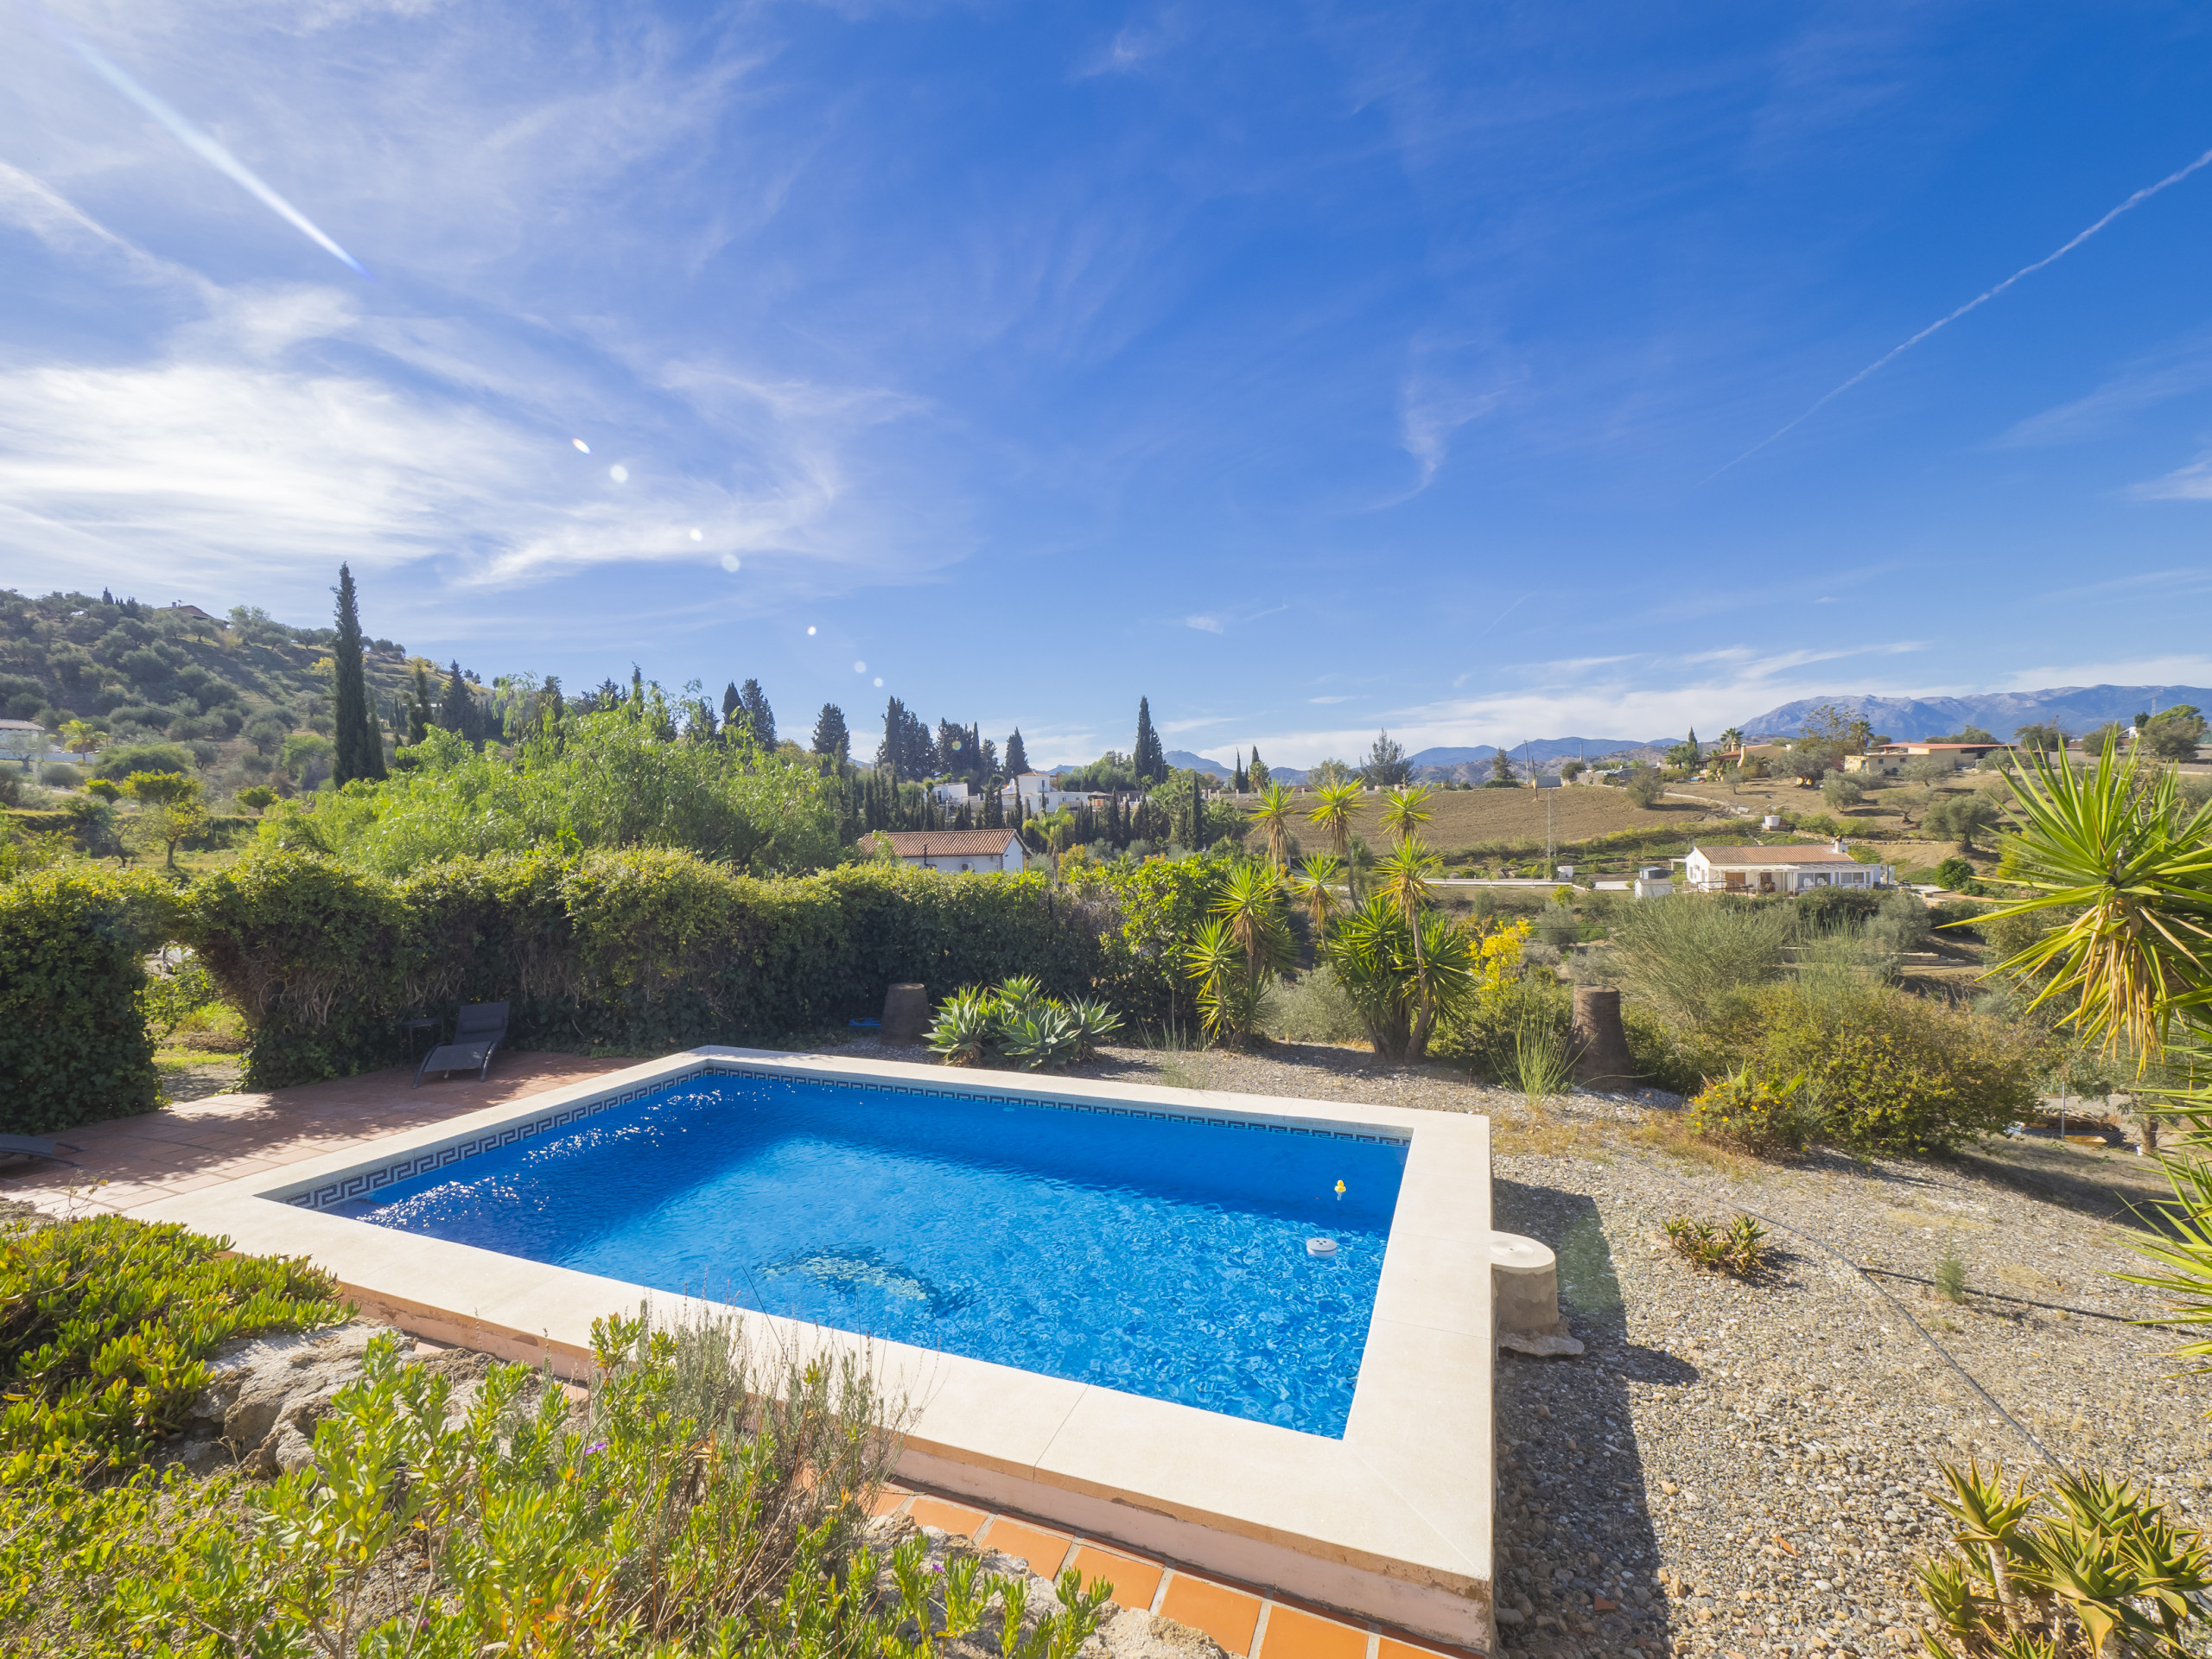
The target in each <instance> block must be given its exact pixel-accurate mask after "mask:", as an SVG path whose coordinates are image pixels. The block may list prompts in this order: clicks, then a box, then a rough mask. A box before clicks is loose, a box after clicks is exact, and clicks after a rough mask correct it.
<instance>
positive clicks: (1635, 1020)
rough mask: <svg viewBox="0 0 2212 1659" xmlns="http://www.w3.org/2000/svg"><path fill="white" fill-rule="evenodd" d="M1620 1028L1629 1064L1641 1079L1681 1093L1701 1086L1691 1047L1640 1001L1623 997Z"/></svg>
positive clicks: (1689, 1092)
mask: <svg viewBox="0 0 2212 1659" xmlns="http://www.w3.org/2000/svg"><path fill="white" fill-rule="evenodd" d="M1621 1032H1622V1034H1623V1035H1624V1036H1625V1037H1626V1038H1627V1039H1628V1058H1629V1064H1630V1067H1631V1069H1632V1070H1633V1071H1635V1073H1636V1075H1637V1077H1639V1078H1640V1079H1642V1080H1643V1082H1645V1083H1648V1084H1652V1085H1653V1086H1654V1087H1655V1088H1660V1089H1665V1090H1670V1091H1672V1092H1673V1093H1675V1094H1677V1095H1684V1096H1688V1095H1694V1094H1695V1093H1696V1092H1697V1091H1698V1090H1700V1088H1702V1087H1703V1086H1704V1084H1705V1077H1704V1074H1703V1073H1702V1072H1701V1071H1700V1070H1699V1067H1698V1059H1697V1054H1696V1052H1695V1050H1694V1049H1693V1048H1692V1047H1690V1046H1688V1045H1686V1044H1685V1043H1684V1042H1683V1041H1682V1040H1681V1039H1680V1038H1679V1037H1677V1036H1676V1035H1675V1028H1674V1027H1672V1026H1669V1024H1668V1023H1667V1022H1666V1021H1665V1020H1662V1019H1661V1018H1660V1017H1659V1016H1658V1015H1657V1014H1655V1013H1654V1012H1653V1011H1652V1010H1651V1009H1650V1008H1649V1007H1646V1006H1645V1005H1644V1004H1643V1003H1641V1002H1637V1001H1632V1000H1624V1001H1623V1002H1622V1003H1621Z"/></svg>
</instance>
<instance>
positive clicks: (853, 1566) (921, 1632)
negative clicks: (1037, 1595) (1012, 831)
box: [115, 1320, 1106, 1659]
mask: <svg viewBox="0 0 2212 1659" xmlns="http://www.w3.org/2000/svg"><path fill="white" fill-rule="evenodd" d="M595 1338H596V1343H597V1346H598V1354H597V1359H598V1363H599V1366H600V1376H599V1380H598V1383H597V1386H596V1387H595V1388H594V1390H593V1395H592V1402H591V1408H590V1414H589V1417H588V1421H582V1422H578V1421H574V1420H572V1419H571V1417H570V1415H569V1411H568V1408H567V1402H565V1400H564V1399H563V1396H562V1395H561V1393H560V1391H559V1390H557V1389H550V1388H537V1389H536V1395H537V1397H536V1400H535V1402H534V1404H533V1402H531V1398H530V1395H531V1392H532V1390H533V1388H534V1387H535V1385H536V1384H537V1383H538V1381H539V1379H538V1378H537V1376H536V1375H535V1374H534V1373H532V1372H531V1371H529V1370H526V1369H525V1368H524V1367H521V1366H501V1367H498V1368H495V1369H494V1370H493V1372H492V1373H491V1375H490V1376H487V1377H486V1380H485V1382H484V1383H483V1385H482V1387H481V1388H480V1390H479V1391H478V1393H477V1395H476V1396H475V1398H474V1399H473V1400H472V1401H470V1402H468V1404H467V1409H466V1411H465V1412H462V1413H460V1414H458V1416H459V1421H458V1422H457V1423H456V1424H455V1425H454V1427H447V1419H448V1413H450V1412H453V1410H454V1407H455V1405H456V1404H457V1402H455V1401H454V1397H453V1393H452V1387H451V1384H450V1383H449V1381H448V1379H446V1378H444V1377H442V1376H433V1375H431V1374H429V1372H427V1371H425V1370H423V1368H421V1367H417V1366H410V1365H403V1364H401V1363H399V1362H398V1360H397V1356H396V1354H395V1352H394V1351H392V1349H391V1348H390V1347H389V1346H386V1345H385V1344H372V1347H371V1349H370V1351H369V1354H368V1356H367V1367H366V1372H365V1376H364V1377H363V1378H362V1379H361V1380H360V1381H359V1382H358V1383H353V1384H351V1385H349V1386H348V1387H347V1388H346V1389H342V1390H340V1393H339V1394H338V1395H337V1396H336V1397H335V1399H334V1401H333V1402H332V1407H331V1409H330V1411H329V1412H328V1413H327V1414H326V1415H325V1416H324V1418H323V1419H322V1420H321V1422H319V1423H318V1424H317V1426H316V1428H315V1441H314V1457H313V1461H312V1462H311V1463H310V1464H309V1465H308V1466H306V1467H304V1468H302V1469H300V1470H299V1471H296V1472H295V1473H293V1474H290V1475H288V1476H286V1477H284V1478H283V1479H281V1480H279V1481H277V1483H275V1484H274V1485H272V1486H270V1487H269V1488H266V1489H264V1491H261V1492H258V1493H257V1494H255V1495H254V1496H253V1497H251V1499H250V1500H249V1503H250V1509H251V1516H250V1517H249V1518H250V1521H251V1524H250V1525H247V1526H240V1525H239V1524H238V1522H236V1521H228V1522H227V1523H226V1522H225V1521H224V1520H215V1521H212V1522H208V1523H206V1524H203V1525H202V1526H200V1527H199V1528H197V1529H194V1531H192V1532H191V1533H189V1534H188V1535H186V1536H185V1537H183V1538H182V1539H181V1541H180V1542H179V1544H178V1545H177V1547H176V1548H175V1550H174V1551H173V1552H172V1554H171V1555H170V1557H169V1559H168V1560H167V1561H166V1562H165V1563H163V1564H162V1567H161V1569H159V1570H156V1571H152V1572H141V1573H136V1574H133V1575H132V1576H131V1577H130V1578H129V1579H128V1580H125V1581H124V1583H123V1584H122V1585H120V1586H118V1592H117V1594H116V1597H115V1606H116V1611H117V1612H118V1614H119V1615H120V1619H119V1623H120V1624H121V1625H122V1627H123V1628H124V1630H128V1631H129V1632H130V1635H131V1636H132V1637H133V1638H134V1639H135V1640H136V1641H137V1642H139V1643H144V1644H146V1645H147V1646H149V1647H150V1648H151V1649H153V1650H154V1651H155V1652H157V1653H163V1654H176V1655H180V1656H181V1655H183V1654H187V1653H190V1654H195V1655H196V1654H200V1653H202V1652H207V1651H213V1650H215V1649H209V1648H207V1645H206V1639H207V1633H208V1632H211V1631H212V1632H219V1633H221V1634H222V1637H226V1638H228V1642H229V1644H230V1645H227V1646H226V1647H225V1648H223V1649H219V1650H222V1651H238V1652H246V1651H251V1652H254V1653H269V1654H277V1653H284V1654H291V1653H339V1652H353V1653H363V1654H390V1655H395V1656H396V1655H398V1654H402V1653H420V1654H426V1655H463V1654H481V1653H487V1652H488V1653H518V1652H521V1653H543V1654H574V1655H581V1654H611V1653H617V1652H620V1653H638V1654H640V1655H642V1654H645V1653H652V1654H659V1655H667V1656H671V1659H673V1656H675V1655H678V1654H691V1655H698V1656H702V1659H706V1656H721V1659H737V1656H741V1655H753V1656H766V1655H771V1654H791V1655H817V1656H836V1655H898V1656H901V1659H933V1656H935V1655H936V1654H938V1652H939V1651H940V1649H941V1648H942V1647H943V1646H944V1645H945V1644H949V1643H957V1642H961V1641H963V1638H965V1639H969V1640H971V1641H972V1640H973V1639H974V1638H976V1637H978V1636H980V1635H981V1634H982V1633H984V1632H986V1631H988V1635H989V1637H991V1638H992V1639H993V1640H994V1641H995V1643H997V1645H998V1646H999V1648H1000V1650H1001V1653H1003V1654H1005V1655H1006V1656H1007V1659H1073V1656H1074V1654H1075V1653H1076V1651H1077V1649H1079V1648H1080V1647H1081V1646H1082V1644H1083V1643H1084V1642H1085V1641H1086V1640H1087V1639H1088V1638H1089V1637H1090V1634H1091V1633H1092V1631H1093V1630H1096V1627H1097V1625H1098V1623H1099V1618H1100V1612H1101V1609H1102V1607H1103V1604H1104V1602H1105V1599H1106V1592H1105V1590H1104V1589H1103V1588H1102V1587H1099V1586H1093V1587H1092V1588H1091V1589H1090V1590H1088V1591H1086V1590H1084V1589H1083V1588H1082V1586H1081V1580H1080V1578H1079V1576H1078V1575H1077V1574H1075V1573H1068V1574H1065V1575H1063V1577H1062V1579H1061V1580H1060V1581H1059V1584H1058V1605H1057V1606H1055V1607H1052V1608H1049V1609H1042V1608H1033V1607H1030V1606H1027V1605H1026V1600H1027V1581H1026V1580H1009V1579H1004V1578H1001V1577H998V1576H996V1575H993V1574H988V1573H983V1572H982V1571H981V1570H980V1562H979V1560H978V1558H977V1557H976V1556H975V1555H973V1554H965V1553H961V1554H956V1555H955V1556H954V1557H953V1558H952V1560H950V1563H949V1564H948V1567H947V1568H946V1570H945V1571H944V1573H943V1574H942V1576H939V1575H938V1574H935V1573H931V1572H930V1571H928V1570H926V1568H925V1564H924V1554H925V1542H924V1541H923V1540H922V1539H921V1538H920V1537H919V1536H918V1535H916V1536H912V1537H910V1538H909V1539H908V1540H907V1541H906V1542H905V1543H903V1544H902V1545H900V1546H899V1548H898V1549H897V1550H895V1551H893V1553H892V1554H889V1555H887V1556H886V1555H880V1554H877V1553H876V1552H874V1550H873V1549H871V1548H868V1544H867V1541H866V1539H865V1537H864V1534H863V1529H864V1527H865V1525H866V1522H867V1520H868V1506H869V1504H870V1503H871V1501H872V1500H873V1498H874V1495H875V1493H876V1492H877V1491H879V1490H880V1481H881V1478H882V1476H883V1474H884V1473H885V1472H886V1470H887V1465H888V1464H889V1462H890V1460H891V1459H892V1458H893V1456H894V1455H895V1451H896V1441H895V1437H894V1436H893V1435H891V1434H887V1433H885V1432H884V1430H885V1427H886V1426H887V1425H886V1421H885V1420H886V1418H887V1416H889V1415H890V1414H891V1413H890V1412H888V1411H887V1408H886V1402H883V1401H882V1400H881V1399H880V1397H879V1396H878V1395H877V1394H876V1392H875V1391H874V1388H873V1386H872V1383H871V1381H870V1379H869V1377H868V1375H867V1373H866V1372H865V1371H863V1370H860V1369H859V1368H857V1367H856V1366H852V1365H845V1366H842V1367H833V1366H831V1365H829V1364H826V1363H821V1362H815V1363H801V1362H799V1361H798V1360H796V1359H792V1358H788V1357H784V1358H772V1359H771V1360H770V1361H769V1362H768V1363H760V1364H756V1363H753V1362H752V1361H751V1359H750V1358H749V1357H748V1356H747V1354H746V1353H745V1351H744V1350H743V1349H742V1347H741V1345H740V1344H738V1343H737V1342H736V1340H735V1339H734V1337H733V1336H732V1335H731V1334H730V1333H729V1332H728V1327H720V1326H713V1325H709V1326H707V1327H704V1328H702V1329H699V1330H695V1331H690V1332H648V1331H647V1330H646V1329H645V1324H644V1321H643V1320H613V1321H607V1320H602V1321H601V1322H599V1324H598V1325H597V1326H596V1327H595ZM963 1650H967V1651H973V1650H974V1649H973V1648H972V1647H970V1648H969V1649H963Z"/></svg>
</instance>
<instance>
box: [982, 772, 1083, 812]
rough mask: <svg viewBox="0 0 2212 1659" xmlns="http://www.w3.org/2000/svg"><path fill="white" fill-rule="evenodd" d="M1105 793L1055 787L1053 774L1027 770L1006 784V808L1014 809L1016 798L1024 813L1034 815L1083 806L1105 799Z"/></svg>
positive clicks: (1008, 809)
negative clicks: (1098, 793)
mask: <svg viewBox="0 0 2212 1659" xmlns="http://www.w3.org/2000/svg"><path fill="white" fill-rule="evenodd" d="M1104 799H1105V797H1104V796H1103V795H1094V794H1092V793H1091V792H1090V791H1089V790H1087V789H1054V788H1053V787H1052V774H1050V773H1049V772H1023V773H1022V774H1021V775H1020V777H1018V778H1016V779H1014V781H1013V782H1012V783H1010V784H1008V785H1007V786H1006V794H1005V800H1006V810H1007V811H1009V812H1011V811H1013V810H1014V802H1015V801H1016V800H1019V801H1020V803H1021V810H1022V811H1023V813H1025V814H1026V815H1027V816H1028V817H1036V816H1037V814H1039V812H1057V811H1058V810H1060V809H1061V808H1062V807H1064V806H1067V807H1076V806H1083V805H1084V804H1088V803H1091V802H1095V801H1103V800H1104Z"/></svg>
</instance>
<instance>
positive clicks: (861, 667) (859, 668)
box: [853, 663, 868, 674]
mask: <svg viewBox="0 0 2212 1659" xmlns="http://www.w3.org/2000/svg"><path fill="white" fill-rule="evenodd" d="M853 672H854V673H855V674H865V673H867V672H868V664H866V663H855V664H853Z"/></svg>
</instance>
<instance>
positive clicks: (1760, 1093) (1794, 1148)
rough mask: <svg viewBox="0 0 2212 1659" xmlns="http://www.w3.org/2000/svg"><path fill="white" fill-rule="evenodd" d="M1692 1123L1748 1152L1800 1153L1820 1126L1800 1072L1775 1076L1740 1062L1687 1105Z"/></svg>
mask: <svg viewBox="0 0 2212 1659" xmlns="http://www.w3.org/2000/svg"><path fill="white" fill-rule="evenodd" d="M1689 1124H1690V1128H1692V1129H1694V1130H1695V1131H1696V1132H1697V1133H1698V1134H1700V1135H1704V1136H1706V1137H1707V1138H1708V1139H1710V1140H1714V1141H1724V1142H1726V1143H1727V1144H1729V1145H1731V1146H1736V1147H1742V1148H1743V1149H1744V1150H1745V1151H1746V1152H1755V1153H1762V1154H1770V1153H1778V1152H1802V1151H1803V1150H1804V1149H1805V1147H1806V1144H1807V1142H1808V1141H1810V1140H1811V1139H1812V1138H1813V1137H1814V1135H1816V1134H1817V1133H1818V1132H1819V1130H1820V1128H1821V1116H1820V1114H1819V1112H1818V1110H1817V1109H1815V1107H1814V1106H1813V1105H1812V1103H1811V1102H1810V1101H1808V1099H1807V1098H1806V1094H1805V1078H1804V1076H1803V1074H1802V1073H1800V1074H1799V1075H1797V1076H1796V1077H1789V1078H1787V1079H1780V1080H1778V1079H1777V1078H1775V1077H1772V1076H1770V1075H1769V1074H1768V1073H1766V1072H1764V1071H1758V1070H1756V1069H1754V1068H1753V1067H1751V1066H1748V1065H1746V1066H1740V1067H1738V1069H1737V1070H1735V1071H1732V1072H1730V1073H1729V1074H1728V1075H1727V1076H1726V1077H1722V1078H1720V1079H1719V1081H1717V1082H1714V1083H1708V1084H1706V1086H1705V1088H1704V1089H1703V1090H1700V1092H1699V1094H1698V1096H1697V1097H1696V1098H1695V1099H1694V1100H1693V1101H1691V1102H1690V1105H1689Z"/></svg>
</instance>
